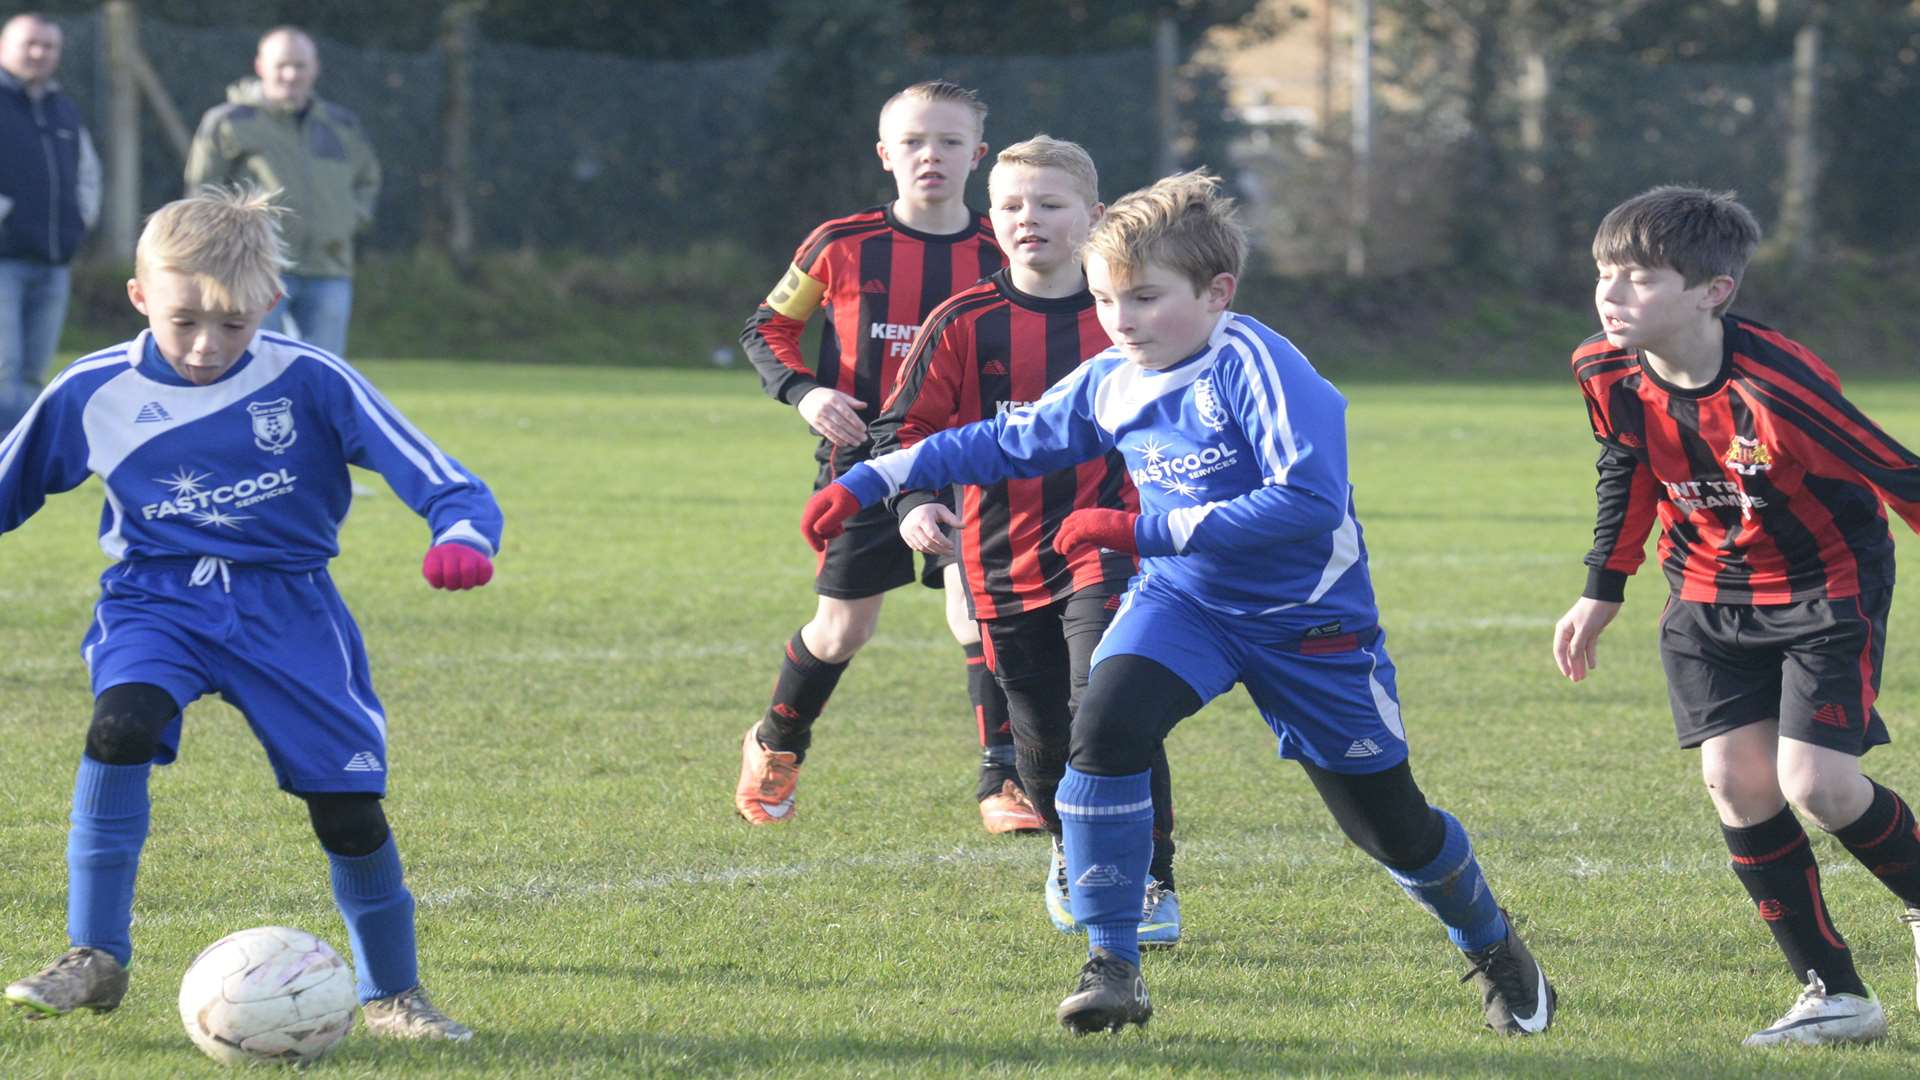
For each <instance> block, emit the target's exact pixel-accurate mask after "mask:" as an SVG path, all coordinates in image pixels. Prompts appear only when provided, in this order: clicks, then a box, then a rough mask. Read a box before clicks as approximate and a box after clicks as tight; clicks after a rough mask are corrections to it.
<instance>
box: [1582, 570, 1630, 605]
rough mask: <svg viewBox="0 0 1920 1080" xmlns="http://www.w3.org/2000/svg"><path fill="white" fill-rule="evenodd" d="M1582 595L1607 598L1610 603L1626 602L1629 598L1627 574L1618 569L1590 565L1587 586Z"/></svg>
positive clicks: (1591, 598)
mask: <svg viewBox="0 0 1920 1080" xmlns="http://www.w3.org/2000/svg"><path fill="white" fill-rule="evenodd" d="M1580 595H1582V596H1584V597H1586V598H1587V599H1589V600H1605V601H1607V602H1608V603H1610V604H1619V603H1624V602H1625V601H1626V599H1627V575H1625V574H1623V573H1621V572H1620V571H1618V570H1608V569H1605V568H1603V567H1598V566H1591V567H1588V568H1587V588H1586V591H1585V592H1582V593H1581V594H1580Z"/></svg>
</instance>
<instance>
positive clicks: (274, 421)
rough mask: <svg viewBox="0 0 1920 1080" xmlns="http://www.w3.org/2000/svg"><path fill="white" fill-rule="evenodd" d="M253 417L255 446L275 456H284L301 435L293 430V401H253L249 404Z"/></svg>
mask: <svg viewBox="0 0 1920 1080" xmlns="http://www.w3.org/2000/svg"><path fill="white" fill-rule="evenodd" d="M247 412H249V413H251V414H252V415H253V445H255V446H257V447H259V448H260V449H262V450H267V451H271V452H272V453H275V454H284V453H286V452H287V447H289V446H292V445H293V440H294V439H296V438H298V437H299V435H300V433H299V432H297V431H295V430H293V400H292V399H291V398H280V399H279V400H277V401H253V402H248V403H247Z"/></svg>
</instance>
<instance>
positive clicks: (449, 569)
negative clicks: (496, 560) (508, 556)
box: [420, 542, 493, 589]
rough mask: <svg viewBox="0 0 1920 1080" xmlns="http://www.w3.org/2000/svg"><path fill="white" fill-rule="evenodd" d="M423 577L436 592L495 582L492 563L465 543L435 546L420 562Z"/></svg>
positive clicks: (473, 587) (476, 586)
mask: <svg viewBox="0 0 1920 1080" xmlns="http://www.w3.org/2000/svg"><path fill="white" fill-rule="evenodd" d="M420 576H421V577H424V578H426V579H427V584H429V585H431V586H433V587H434V588H436V589H477V588H479V587H480V586H482V585H485V584H486V583H487V582H489V581H492V580H493V560H492V559H489V558H487V557H486V556H485V555H484V554H482V553H481V552H480V551H479V550H478V549H477V548H470V547H468V546H467V545H465V544H457V543H452V542H448V543H445V544H435V545H433V546H432V547H430V548H428V549H427V557H426V559H424V560H422V561H421V563H420Z"/></svg>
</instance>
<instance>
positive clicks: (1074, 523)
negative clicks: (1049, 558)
mask: <svg viewBox="0 0 1920 1080" xmlns="http://www.w3.org/2000/svg"><path fill="white" fill-rule="evenodd" d="M1139 516H1140V515H1139V514H1135V513H1133V512H1131V511H1127V510H1101V509H1097V508H1095V509H1086V510H1075V511H1074V512H1073V513H1071V514H1068V515H1067V520H1065V521H1063V522H1061V523H1060V531H1059V532H1057V533H1054V534H1053V550H1055V551H1057V552H1059V553H1060V554H1062V555H1065V556H1066V557H1067V558H1069V559H1070V558H1072V557H1073V555H1074V552H1075V551H1077V550H1079V549H1080V548H1083V547H1096V548H1108V549H1111V550H1113V551H1120V552H1125V553H1126V554H1128V555H1135V554H1138V553H1139V546H1138V545H1137V544H1135V543H1134V539H1133V519H1135V518H1137V517H1139Z"/></svg>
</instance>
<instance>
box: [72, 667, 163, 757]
mask: <svg viewBox="0 0 1920 1080" xmlns="http://www.w3.org/2000/svg"><path fill="white" fill-rule="evenodd" d="M179 711H180V707H179V706H178V705H175V704H174V701H173V698H172V697H171V696H170V695H168V693H167V692H166V691H165V690H162V689H160V688H159V687H157V686H153V685H150V684H148V683H123V684H121V685H119V686H110V687H108V688H107V689H106V690H104V691H102V692H101V694H100V696H99V697H98V698H96V699H94V703H93V722H92V723H91V724H89V725H88V726H87V756H88V757H90V758H92V759H93V760H95V761H98V762H100V763H101V764H102V765H143V764H145V763H147V762H149V761H152V760H153V756H154V754H155V753H157V752H158V751H159V748H160V730H161V729H162V728H164V727H165V726H166V724H167V721H169V720H172V719H173V717H174V714H175V713H177V712H179Z"/></svg>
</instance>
